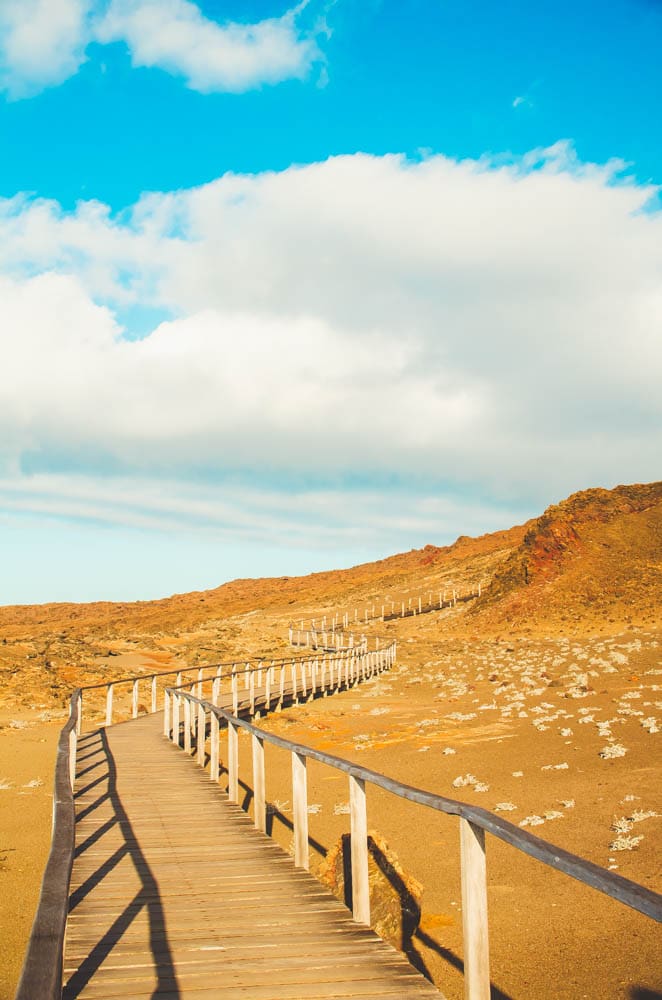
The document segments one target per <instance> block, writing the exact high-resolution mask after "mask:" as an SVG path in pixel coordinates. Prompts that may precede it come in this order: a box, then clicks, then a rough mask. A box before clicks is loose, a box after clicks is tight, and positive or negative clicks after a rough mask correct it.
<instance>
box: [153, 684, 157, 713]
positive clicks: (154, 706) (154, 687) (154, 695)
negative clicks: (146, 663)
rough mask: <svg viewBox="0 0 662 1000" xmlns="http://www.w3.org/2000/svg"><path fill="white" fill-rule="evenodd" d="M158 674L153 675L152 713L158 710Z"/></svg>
mask: <svg viewBox="0 0 662 1000" xmlns="http://www.w3.org/2000/svg"><path fill="white" fill-rule="evenodd" d="M156 708H157V703H156V674H154V676H153V677H152V715H154V713H155V712H156Z"/></svg>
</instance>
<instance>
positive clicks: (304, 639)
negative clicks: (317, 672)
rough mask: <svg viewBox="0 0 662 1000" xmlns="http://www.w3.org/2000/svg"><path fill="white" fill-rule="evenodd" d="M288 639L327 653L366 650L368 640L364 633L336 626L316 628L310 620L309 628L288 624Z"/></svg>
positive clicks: (292, 642)
mask: <svg viewBox="0 0 662 1000" xmlns="http://www.w3.org/2000/svg"><path fill="white" fill-rule="evenodd" d="M289 640H290V646H306V647H307V648H309V649H323V650H325V651H326V652H329V653H330V652H334V651H335V650H341V649H345V650H347V649H353V650H357V651H358V652H367V649H368V640H367V638H366V637H365V636H364V635H361V636H359V637H357V636H355V635H354V633H353V632H345V631H344V630H343V629H338V628H329V629H323V628H317V626H316V625H315V622H311V625H310V628H297V626H296V625H290V628H289ZM387 641H388V640H387ZM376 648H377V649H379V639H377V645H376Z"/></svg>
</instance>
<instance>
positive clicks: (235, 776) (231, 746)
mask: <svg viewBox="0 0 662 1000" xmlns="http://www.w3.org/2000/svg"><path fill="white" fill-rule="evenodd" d="M228 798H229V799H230V802H238V801H239V726H237V725H235V723H234V722H231V721H230V720H229V719H228Z"/></svg>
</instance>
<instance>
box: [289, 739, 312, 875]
mask: <svg viewBox="0 0 662 1000" xmlns="http://www.w3.org/2000/svg"><path fill="white" fill-rule="evenodd" d="M292 810H293V818H294V864H295V865H296V866H297V868H305V869H306V871H308V869H309V868H310V860H309V857H308V782H307V772H306V758H305V757H304V756H303V755H302V754H298V753H296V751H294V750H293V751H292Z"/></svg>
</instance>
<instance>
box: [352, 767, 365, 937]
mask: <svg viewBox="0 0 662 1000" xmlns="http://www.w3.org/2000/svg"><path fill="white" fill-rule="evenodd" d="M349 813H350V822H351V857H352V914H353V916H354V920H356V922H357V923H359V924H368V925H369V924H370V888H369V883H368V813H367V807H366V796H365V781H364V780H363V779H362V778H355V777H354V775H353V774H350V776H349Z"/></svg>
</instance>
